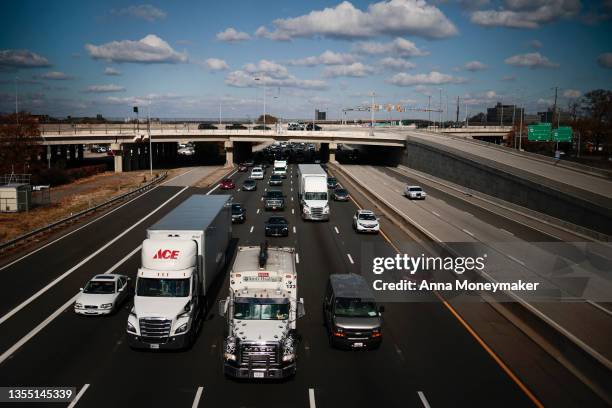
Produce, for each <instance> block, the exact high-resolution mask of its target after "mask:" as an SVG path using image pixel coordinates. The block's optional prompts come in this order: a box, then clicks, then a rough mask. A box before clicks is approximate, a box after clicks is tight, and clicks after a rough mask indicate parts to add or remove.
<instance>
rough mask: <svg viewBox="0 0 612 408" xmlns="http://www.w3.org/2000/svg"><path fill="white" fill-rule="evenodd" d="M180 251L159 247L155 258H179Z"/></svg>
mask: <svg viewBox="0 0 612 408" xmlns="http://www.w3.org/2000/svg"><path fill="white" fill-rule="evenodd" d="M179 252H180V251H177V250H170V249H159V250H157V252H156V253H155V256H153V259H177V258H178V255H179Z"/></svg>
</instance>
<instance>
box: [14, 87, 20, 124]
mask: <svg viewBox="0 0 612 408" xmlns="http://www.w3.org/2000/svg"><path fill="white" fill-rule="evenodd" d="M18 79H19V78H17V77H15V120H16V121H17V125H18V126H19V90H18V88H17V80H18Z"/></svg>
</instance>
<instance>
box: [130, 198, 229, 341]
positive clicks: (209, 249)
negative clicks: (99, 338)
mask: <svg viewBox="0 0 612 408" xmlns="http://www.w3.org/2000/svg"><path fill="white" fill-rule="evenodd" d="M231 236H232V215H231V196H229V195H208V196H207V195H193V196H191V197H189V198H188V199H187V200H185V201H184V202H183V203H181V204H180V205H179V206H178V207H176V208H175V209H173V210H172V211H171V212H169V213H168V214H167V215H166V216H165V217H163V218H162V219H161V220H159V221H158V222H157V223H155V224H154V225H153V226H151V227H150V228H149V229H148V230H147V239H145V240H144V242H143V243H142V252H141V254H142V266H141V267H140V268H139V269H138V274H137V277H136V285H135V288H136V290H135V294H134V307H133V308H132V310H131V311H130V314H129V316H128V321H127V337H128V343H129V345H130V346H131V347H133V348H147V349H180V348H186V347H189V346H190V345H191V343H192V342H193V340H194V338H195V335H196V333H197V329H198V327H199V324H200V322H201V319H202V318H203V316H204V314H205V310H206V296H207V294H208V290H209V289H210V286H211V284H212V283H213V281H214V280H215V278H216V277H217V275H219V273H220V272H221V270H222V269H223V267H224V265H225V261H226V251H227V247H228V244H229V241H230V239H231Z"/></svg>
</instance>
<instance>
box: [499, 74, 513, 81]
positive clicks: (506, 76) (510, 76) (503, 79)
mask: <svg viewBox="0 0 612 408" xmlns="http://www.w3.org/2000/svg"><path fill="white" fill-rule="evenodd" d="M500 81H505V82H512V81H516V76H515V75H504V76H503V77H501V79H500Z"/></svg>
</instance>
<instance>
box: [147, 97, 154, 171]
mask: <svg viewBox="0 0 612 408" xmlns="http://www.w3.org/2000/svg"><path fill="white" fill-rule="evenodd" d="M147 131H148V133H149V175H150V176H151V177H153V141H152V140H151V99H150V98H149V105H148V106H147Z"/></svg>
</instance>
